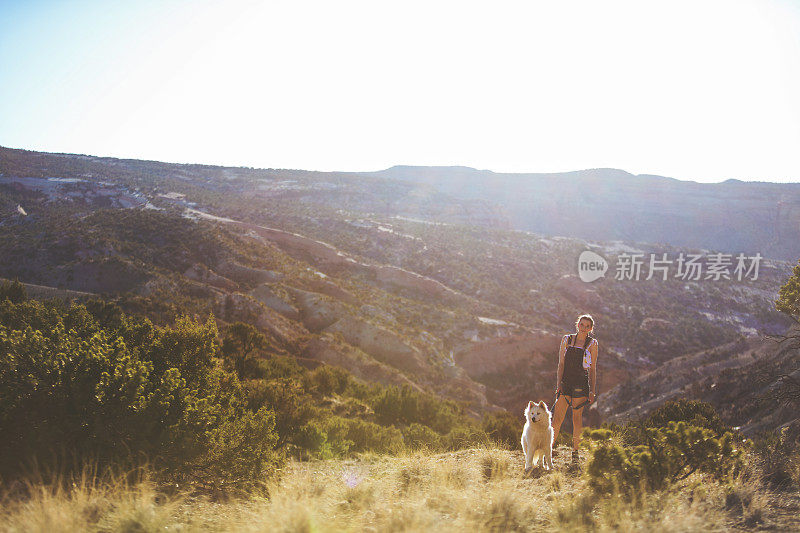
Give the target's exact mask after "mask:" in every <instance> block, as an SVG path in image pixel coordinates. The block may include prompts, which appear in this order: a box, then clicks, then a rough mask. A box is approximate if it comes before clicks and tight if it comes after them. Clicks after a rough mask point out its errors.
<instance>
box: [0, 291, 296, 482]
mask: <svg viewBox="0 0 800 533" xmlns="http://www.w3.org/2000/svg"><path fill="white" fill-rule="evenodd" d="M118 318H119V320H118V321H117V322H118V323H117V324H116V325H115V326H113V327H108V328H106V327H103V326H102V325H100V324H98V322H97V321H96V320H95V319H94V317H93V316H92V315H91V314H90V313H89V312H88V311H87V309H86V307H84V306H82V305H77V304H73V305H72V306H70V307H69V308H66V309H65V308H60V307H58V306H57V305H56V304H43V303H41V302H38V301H35V300H29V301H25V302H22V303H18V304H13V303H11V302H10V301H9V300H6V301H5V302H3V303H1V304H0V390H2V391H3V401H2V402H0V434H1V435H3V440H4V444H3V454H2V456H1V457H0V476H2V477H3V478H6V479H9V478H13V477H15V476H17V475H19V474H21V473H22V470H23V469H24V468H26V467H31V466H32V465H38V466H39V467H44V468H45V469H64V468H67V465H66V463H65V460H66V459H67V458H69V459H70V460H72V462H73V463H75V464H76V466H78V465H79V464H80V463H82V462H85V461H94V462H97V463H98V464H100V465H113V464H132V463H133V464H136V463H141V462H142V461H147V462H149V463H150V464H151V465H152V466H153V467H155V468H156V469H157V470H158V471H159V472H161V473H162V474H163V475H164V476H165V477H166V478H168V479H170V480H173V481H176V482H183V483H192V484H195V485H198V486H204V487H216V488H230V487H239V488H242V487H249V486H253V485H255V484H258V483H260V482H261V481H262V480H263V479H264V478H265V477H266V476H268V475H270V474H272V473H274V472H275V470H276V467H277V466H278V465H279V464H280V462H281V455H280V454H279V453H278V452H277V451H276V445H277V435H276V433H275V431H274V425H275V419H274V415H273V413H272V412H271V411H269V410H268V409H267V408H263V407H261V408H258V409H249V408H248V406H247V402H246V394H245V391H244V389H243V388H242V387H241V385H240V384H239V381H238V380H237V379H236V377H235V375H233V374H230V373H228V372H225V371H224V370H223V369H222V368H221V367H220V366H219V360H218V358H217V350H218V348H217V344H216V338H217V331H216V326H215V325H214V322H213V321H212V320H210V319H209V321H208V322H206V323H205V324H203V323H199V322H195V321H193V320H189V319H181V320H179V321H178V322H177V323H176V324H175V325H174V326H171V327H165V328H159V327H155V326H153V325H152V324H151V323H149V321H147V320H134V319H129V318H128V317H124V316H121V317H118Z"/></svg>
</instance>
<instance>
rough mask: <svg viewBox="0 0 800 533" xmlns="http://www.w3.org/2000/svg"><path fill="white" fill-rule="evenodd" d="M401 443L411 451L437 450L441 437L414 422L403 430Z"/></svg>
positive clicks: (439, 446)
mask: <svg viewBox="0 0 800 533" xmlns="http://www.w3.org/2000/svg"><path fill="white" fill-rule="evenodd" d="M403 441H404V443H405V445H406V447H408V448H410V449H412V450H420V449H421V450H439V449H440V448H441V444H442V437H441V436H440V435H439V434H438V433H436V432H435V431H434V430H432V429H431V428H429V427H428V426H423V425H422V424H417V423H416V422H414V423H413V424H410V425H409V426H407V427H405V428H403Z"/></svg>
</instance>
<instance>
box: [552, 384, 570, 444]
mask: <svg viewBox="0 0 800 533" xmlns="http://www.w3.org/2000/svg"><path fill="white" fill-rule="evenodd" d="M570 401H571V400H570ZM566 415H567V398H566V397H565V396H563V395H562V396H559V397H558V400H557V401H556V406H555V407H554V408H553V446H555V442H556V440H557V439H558V433H559V432H560V431H561V424H562V423H564V418H565V417H566Z"/></svg>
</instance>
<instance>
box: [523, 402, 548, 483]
mask: <svg viewBox="0 0 800 533" xmlns="http://www.w3.org/2000/svg"><path fill="white" fill-rule="evenodd" d="M551 417H552V415H551V413H550V410H549V409H548V408H547V405H546V404H545V403H544V402H539V403H534V402H528V407H526V408H525V427H524V428H522V453H524V454H525V472H528V471H529V470H530V469H531V468H533V467H534V466H539V464H540V462H541V466H542V468H544V469H545V470H550V469H551V468H553V425H552V423H551Z"/></svg>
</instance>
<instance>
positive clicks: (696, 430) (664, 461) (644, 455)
mask: <svg viewBox="0 0 800 533" xmlns="http://www.w3.org/2000/svg"><path fill="white" fill-rule="evenodd" d="M695 403H697V402H695ZM706 405H707V404H706ZM694 407H697V406H696V405H695V406H694ZM700 409H701V410H702V411H703V412H706V408H705V406H703V407H701V408H700ZM668 413H671V414H672V415H674V416H675V417H676V418H685V417H686V416H688V415H689V414H692V413H694V408H689V409H688V410H686V409H678V408H676V407H675V405H671V406H669V407H667V408H666V409H663V410H661V411H660V412H658V413H657V416H656V417H655V418H653V417H650V418H648V419H647V420H646V421H645V423H643V424H641V423H640V424H629V425H628V426H625V427H623V428H619V427H616V428H613V429H607V428H603V429H596V430H589V431H587V436H588V437H589V439H588V440H589V442H590V446H591V448H592V457H591V459H590V460H589V463H588V465H587V473H588V475H589V479H590V485H591V487H592V488H593V489H594V490H595V491H596V492H598V493H615V492H619V493H621V494H624V495H627V496H631V495H632V494H633V493H634V492H636V491H639V490H661V489H665V488H667V487H669V485H670V484H671V483H673V482H675V481H679V480H681V479H685V478H686V477H688V476H690V475H691V474H693V473H694V472H704V473H707V474H710V475H713V476H714V477H717V478H720V479H721V478H723V477H725V476H727V475H730V474H734V473H736V472H738V471H739V470H740V469H741V467H742V465H743V452H744V450H746V448H747V447H748V444H747V442H746V441H743V440H742V439H741V438H738V437H736V436H735V435H734V434H733V433H731V432H724V433H717V432H715V431H714V430H712V429H709V428H708V427H703V426H697V425H693V424H691V423H687V422H686V421H685V420H678V421H675V420H669V419H668V416H666V414H668ZM706 414H709V413H706ZM695 415H696V413H694V414H692V416H691V418H692V420H694V419H695ZM713 415H714V416H708V417H706V418H704V419H703V420H704V421H706V422H707V421H709V420H711V421H712V422H711V425H714V423H713V420H714V419H715V417H716V413H713ZM716 418H718V417H716ZM655 421H658V422H659V424H661V425H656V423H655Z"/></svg>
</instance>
